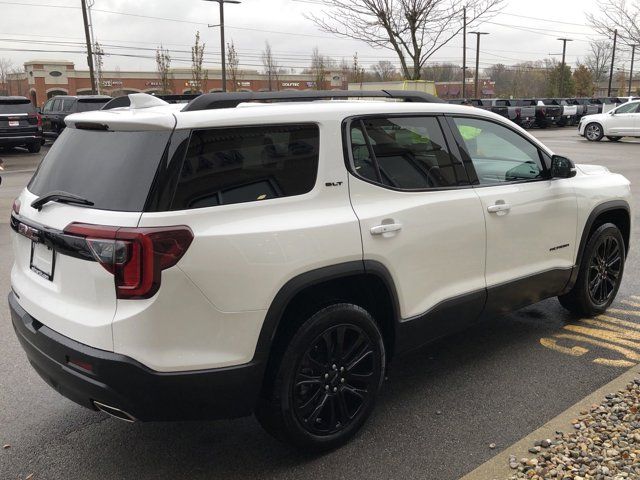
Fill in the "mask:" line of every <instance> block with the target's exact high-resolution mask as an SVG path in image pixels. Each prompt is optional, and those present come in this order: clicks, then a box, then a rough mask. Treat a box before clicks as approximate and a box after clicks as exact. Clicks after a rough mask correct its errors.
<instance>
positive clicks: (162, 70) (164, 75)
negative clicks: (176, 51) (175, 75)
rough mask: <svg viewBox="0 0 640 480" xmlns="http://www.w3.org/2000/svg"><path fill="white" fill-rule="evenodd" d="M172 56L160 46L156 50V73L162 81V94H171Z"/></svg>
mask: <svg viewBox="0 0 640 480" xmlns="http://www.w3.org/2000/svg"><path fill="white" fill-rule="evenodd" d="M170 70H171V55H169V50H167V49H166V48H164V47H163V46H162V45H160V46H159V47H158V48H156V71H157V73H158V80H159V81H160V93H171V92H172V91H173V89H172V88H171V74H170Z"/></svg>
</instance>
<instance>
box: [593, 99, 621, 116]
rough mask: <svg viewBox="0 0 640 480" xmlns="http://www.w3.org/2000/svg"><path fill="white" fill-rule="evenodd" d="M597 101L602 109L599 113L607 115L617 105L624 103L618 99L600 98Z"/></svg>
mask: <svg viewBox="0 0 640 480" xmlns="http://www.w3.org/2000/svg"><path fill="white" fill-rule="evenodd" d="M597 100H598V101H599V102H600V103H601V104H602V108H601V110H600V112H599V113H607V112H609V111H611V110H613V109H614V108H616V107H617V106H618V105H621V104H622V103H624V102H623V101H622V100H620V98H618V97H600V98H598V99H597Z"/></svg>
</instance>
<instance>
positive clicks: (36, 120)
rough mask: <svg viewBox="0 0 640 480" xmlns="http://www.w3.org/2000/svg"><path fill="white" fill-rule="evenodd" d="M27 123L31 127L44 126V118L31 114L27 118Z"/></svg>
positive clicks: (37, 114)
mask: <svg viewBox="0 0 640 480" xmlns="http://www.w3.org/2000/svg"><path fill="white" fill-rule="evenodd" d="M27 121H28V122H29V123H30V124H31V125H37V126H38V127H41V126H42V116H41V115H40V114H39V113H30V114H29V115H28V116H27Z"/></svg>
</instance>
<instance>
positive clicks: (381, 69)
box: [371, 60, 398, 82]
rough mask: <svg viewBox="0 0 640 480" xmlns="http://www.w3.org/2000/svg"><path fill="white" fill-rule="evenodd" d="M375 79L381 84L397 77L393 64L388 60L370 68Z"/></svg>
mask: <svg viewBox="0 0 640 480" xmlns="http://www.w3.org/2000/svg"><path fill="white" fill-rule="evenodd" d="M371 69H372V70H373V73H374V74H375V75H376V78H377V79H378V80H380V81H381V82H389V81H391V80H395V79H396V78H397V77H398V71H397V70H396V67H395V65H394V64H393V63H391V62H390V61H389V60H380V61H379V62H378V63H376V64H375V65H373V66H372V67H371Z"/></svg>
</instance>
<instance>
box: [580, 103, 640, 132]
mask: <svg viewBox="0 0 640 480" xmlns="http://www.w3.org/2000/svg"><path fill="white" fill-rule="evenodd" d="M578 131H579V133H580V135H581V136H583V137H585V138H586V139H587V140H589V141H591V142H599V141H600V140H602V139H603V138H604V137H607V138H608V139H609V140H611V141H612V142H617V141H618V140H620V139H622V137H640V101H633V102H627V103H623V104H622V105H620V106H619V107H617V108H615V109H613V110H610V111H608V112H607V113H599V114H597V115H586V116H584V117H582V118H581V119H580V125H579V127H578Z"/></svg>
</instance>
